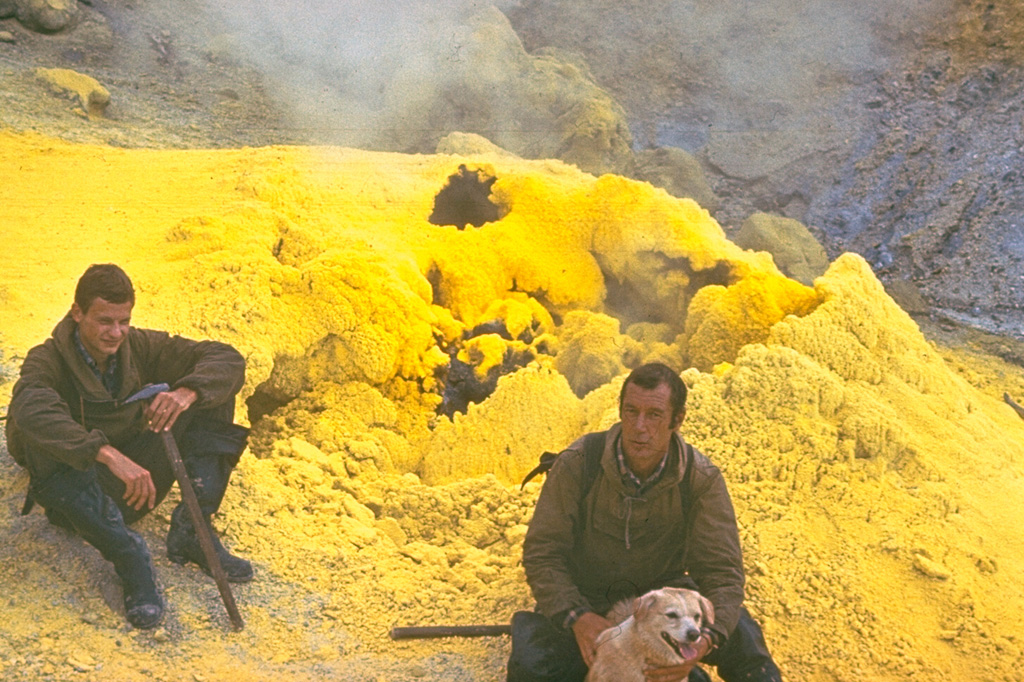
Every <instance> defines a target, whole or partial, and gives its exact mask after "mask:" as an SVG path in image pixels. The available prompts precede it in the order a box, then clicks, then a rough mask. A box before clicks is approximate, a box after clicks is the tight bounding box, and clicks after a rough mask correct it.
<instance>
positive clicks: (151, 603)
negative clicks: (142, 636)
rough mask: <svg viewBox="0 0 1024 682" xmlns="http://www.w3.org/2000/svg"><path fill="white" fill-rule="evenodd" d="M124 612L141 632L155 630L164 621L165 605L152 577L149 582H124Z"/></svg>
mask: <svg viewBox="0 0 1024 682" xmlns="http://www.w3.org/2000/svg"><path fill="white" fill-rule="evenodd" d="M151 575H152V574H151ZM124 612H125V615H126V616H127V617H128V622H129V623H131V624H132V626H134V627H136V628H138V629H139V630H149V629H150V628H154V627H156V626H157V624H158V623H159V622H160V621H161V620H162V619H163V616H164V603H163V600H162V599H160V594H159V593H158V592H157V590H156V584H155V583H154V582H153V580H152V577H150V579H149V580H148V581H147V580H145V579H143V580H141V581H135V580H125V581H124Z"/></svg>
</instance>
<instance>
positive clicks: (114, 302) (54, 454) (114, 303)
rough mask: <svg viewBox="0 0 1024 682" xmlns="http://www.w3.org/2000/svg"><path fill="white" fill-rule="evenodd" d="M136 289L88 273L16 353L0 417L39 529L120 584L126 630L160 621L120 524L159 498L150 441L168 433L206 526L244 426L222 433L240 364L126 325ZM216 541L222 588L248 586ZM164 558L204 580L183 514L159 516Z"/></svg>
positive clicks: (114, 277)
mask: <svg viewBox="0 0 1024 682" xmlns="http://www.w3.org/2000/svg"><path fill="white" fill-rule="evenodd" d="M134 304H135V291H134V289H133V287H132V283H131V280H129V279H128V275H126V274H125V272H124V271H123V270H122V269H121V268H119V267H117V266H116V265H92V266H90V267H89V268H88V269H87V270H86V271H85V274H84V275H82V278H81V279H80V280H79V281H78V286H77V288H76V290H75V300H74V303H73V304H72V306H71V311H70V312H69V313H68V315H67V316H66V317H65V318H64V319H63V320H61V321H60V322H59V323H58V324H57V326H56V328H55V329H54V330H53V335H52V336H51V338H49V339H47V340H46V341H45V342H44V343H43V344H41V345H39V346H36V347H35V348H33V349H32V350H30V351H29V352H28V355H27V356H26V357H25V362H24V364H23V365H22V368H21V376H20V378H19V379H18V382H17V383H16V384H15V386H14V392H13V395H12V398H11V404H10V407H9V409H8V419H7V444H8V450H9V451H10V453H11V455H12V456H13V457H14V459H15V460H16V461H17V462H18V463H20V464H21V465H22V466H24V467H26V468H27V469H28V471H29V476H30V484H29V494H28V499H26V503H25V510H24V512H23V513H28V511H29V510H30V509H31V508H32V505H33V503H34V502H38V503H39V504H40V505H42V506H43V507H44V508H45V510H46V516H47V518H48V519H49V520H50V522H51V523H53V524H56V525H58V526H61V527H63V528H66V529H67V530H69V531H72V532H75V533H78V534H79V535H81V536H82V538H83V539H84V540H85V541H86V542H88V543H89V544H91V545H92V546H93V547H95V548H96V549H98V550H99V551H100V553H101V554H102V555H103V557H104V558H105V559H107V560H108V561H110V562H111V563H112V564H114V570H115V571H116V572H117V574H118V576H119V577H120V578H121V581H122V583H123V585H124V607H125V611H126V614H127V617H128V621H129V622H130V623H131V624H132V625H134V626H135V627H138V628H151V627H154V626H155V625H156V624H157V623H159V622H160V619H161V617H162V615H163V602H162V600H161V598H160V595H159V593H158V592H157V587H156V580H155V577H154V574H153V566H152V563H151V561H150V555H149V550H148V549H147V547H146V543H145V541H144V540H143V539H142V536H140V535H139V534H138V533H136V532H135V531H133V530H131V529H130V528H128V526H127V524H129V523H132V522H134V521H136V520H138V519H139V518H141V517H142V516H144V515H145V514H146V513H148V512H149V511H150V510H152V509H153V508H154V507H155V506H156V505H158V504H159V503H160V501H161V500H163V498H164V496H165V495H166V494H167V492H168V491H169V490H170V488H171V485H172V483H173V482H174V473H173V471H172V469H171V465H170V462H169V460H168V458H167V456H166V453H165V452H164V449H163V441H162V438H161V437H160V435H159V433H160V432H161V431H167V430H171V431H172V433H173V434H174V436H175V438H176V440H177V442H178V445H179V449H180V451H181V455H182V459H183V461H184V463H185V468H186V470H187V471H188V474H189V478H190V479H191V480H192V483H193V486H194V488H195V492H196V496H197V497H198V499H199V505H200V508H201V509H202V512H203V514H204V515H205V516H206V522H207V523H209V517H210V515H212V514H213V513H214V512H216V511H217V508H218V507H219V506H220V502H221V498H223V496H224V492H225V491H226V490H227V486H228V477H229V476H230V475H231V471H232V469H233V468H234V466H235V464H237V462H238V458H239V457H240V456H241V454H242V451H243V450H245V446H246V439H247V437H248V429H246V428H244V427H242V426H238V425H236V424H234V423H233V420H234V399H235V394H236V393H238V390H239V389H240V388H241V386H242V383H243V381H244V376H245V361H244V359H243V358H242V356H241V355H240V354H239V353H238V351H236V350H235V349H234V348H232V347H231V346H228V345H225V344H222V343H217V342H214V341H191V340H188V339H184V338H182V337H180V336H170V335H168V334H166V333H164V332H160V331H152V330H147V329H136V328H134V327H130V326H129V322H130V321H131V314H132V307H133V306H134ZM160 383H165V384H168V385H169V387H170V388H169V390H167V391H164V392H161V393H158V394H157V395H155V396H154V397H153V398H152V400H151V401H150V402H149V403H148V404H147V403H146V401H144V400H136V401H132V400H127V399H129V398H130V397H131V396H132V395H134V394H136V393H137V392H138V391H139V390H140V389H141V388H143V386H146V385H149V384H160ZM214 538H215V542H214V544H215V546H216V548H217V553H218V556H219V557H220V558H221V562H222V563H223V566H224V571H225V573H226V574H227V577H228V580H232V581H235V582H244V581H248V580H251V579H252V566H251V565H250V564H249V562H248V561H245V560H244V559H240V558H238V557H235V556H232V555H231V554H229V553H228V552H227V550H225V549H224V547H223V546H222V545H221V544H220V542H219V541H217V540H216V535H214ZM167 556H168V558H170V559H171V561H173V562H175V563H178V564H185V563H186V562H189V561H192V562H195V563H196V564H198V565H199V566H200V567H201V568H203V569H204V570H206V571H207V573H209V572H210V569H209V566H207V565H206V564H207V562H206V558H205V556H204V555H203V552H202V550H201V548H200V545H199V541H198V539H197V537H196V532H195V529H194V527H193V526H192V522H191V519H190V518H189V516H188V513H187V510H186V509H185V507H184V505H183V504H179V505H178V506H177V507H176V508H175V509H174V512H173V513H172V514H171V526H170V530H169V531H168V533H167Z"/></svg>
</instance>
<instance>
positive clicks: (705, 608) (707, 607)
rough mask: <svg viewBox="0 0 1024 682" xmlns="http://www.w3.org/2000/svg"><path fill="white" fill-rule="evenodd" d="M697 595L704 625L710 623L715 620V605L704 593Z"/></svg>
mask: <svg viewBox="0 0 1024 682" xmlns="http://www.w3.org/2000/svg"><path fill="white" fill-rule="evenodd" d="M699 597H700V615H701V618H702V619H703V620H704V625H710V624H711V623H714V622H715V605H714V604H712V603H711V600H710V599H708V598H707V597H705V596H704V595H699Z"/></svg>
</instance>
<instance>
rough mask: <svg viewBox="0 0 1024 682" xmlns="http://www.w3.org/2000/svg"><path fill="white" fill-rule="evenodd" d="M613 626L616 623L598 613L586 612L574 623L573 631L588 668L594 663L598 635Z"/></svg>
mask: <svg viewBox="0 0 1024 682" xmlns="http://www.w3.org/2000/svg"><path fill="white" fill-rule="evenodd" d="M611 627H615V623H613V622H611V621H610V620H608V619H607V618H605V617H603V616H599V615H597V614H596V613H584V614H583V615H582V616H580V618H579V620H577V621H576V622H575V623H573V624H572V633H573V634H574V635H576V643H577V644H578V645H579V647H580V653H581V654H583V662H584V663H586V664H587V667H588V668H589V667H590V666H591V665H592V664H593V663H594V656H595V655H596V653H597V646H596V644H595V643H596V642H597V636H598V635H600V634H601V633H602V632H604V631H605V630H607V629H608V628H611Z"/></svg>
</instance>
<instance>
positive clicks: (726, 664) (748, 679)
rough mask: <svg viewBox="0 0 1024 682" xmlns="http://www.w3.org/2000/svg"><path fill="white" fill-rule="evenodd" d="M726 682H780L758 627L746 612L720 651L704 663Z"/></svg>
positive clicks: (745, 611) (780, 677)
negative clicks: (714, 669) (711, 666)
mask: <svg viewBox="0 0 1024 682" xmlns="http://www.w3.org/2000/svg"><path fill="white" fill-rule="evenodd" d="M706 660H707V661H708V662H709V663H711V664H713V665H715V666H717V667H718V675H719V677H721V678H722V679H723V680H725V682H782V675H781V673H780V672H779V668H778V666H776V665H775V661H774V660H772V655H771V653H770V652H769V651H768V645H767V644H766V643H765V641H764V635H763V634H762V632H761V627H760V626H759V625H758V624H757V622H756V621H755V620H754V619H753V618H752V617H751V615H750V613H749V612H747V610H746V609H741V610H740V619H739V622H738V623H737V624H736V628H735V629H734V630H733V631H732V633H730V635H729V638H728V639H727V640H726V641H725V643H724V644H723V645H722V647H721V648H719V649H718V650H717V651H715V652H714V653H713V654H712V655H711V656H709V657H708V658H707V659H706Z"/></svg>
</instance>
